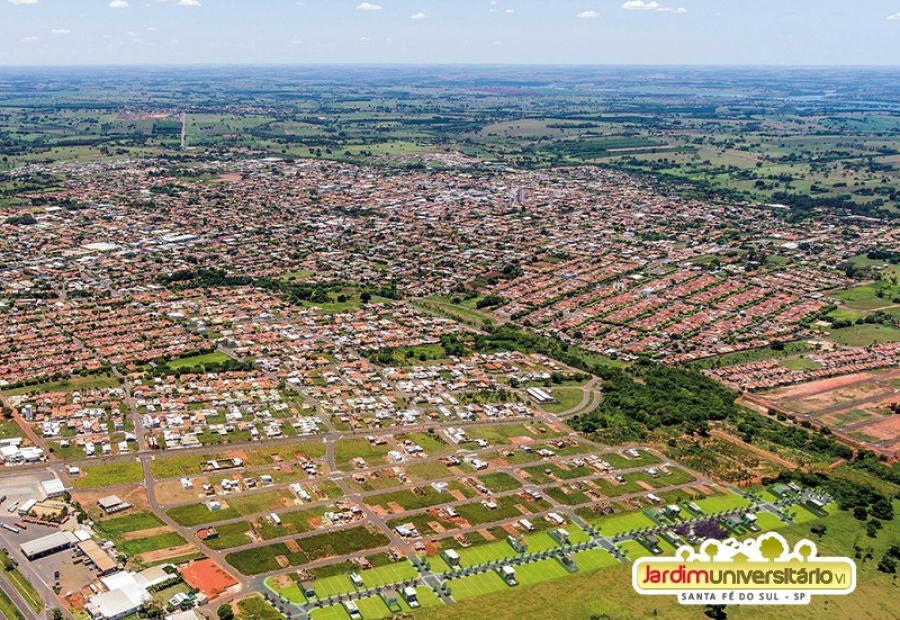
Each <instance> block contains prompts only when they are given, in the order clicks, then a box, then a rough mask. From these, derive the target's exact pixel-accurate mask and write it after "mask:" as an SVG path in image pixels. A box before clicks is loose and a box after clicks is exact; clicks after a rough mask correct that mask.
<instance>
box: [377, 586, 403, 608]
mask: <svg viewBox="0 0 900 620" xmlns="http://www.w3.org/2000/svg"><path fill="white" fill-rule="evenodd" d="M380 595H381V600H383V601H384V604H385V605H387V608H388V609H390V610H391V611H392V612H394V613H395V614H396V613H400V612H401V611H403V608H402V607H401V606H400V601H399V600H397V591H396V590H394V588H391V587H388V588H385V589H384V590H382V591H381V592H380Z"/></svg>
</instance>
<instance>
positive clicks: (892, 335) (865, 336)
mask: <svg viewBox="0 0 900 620" xmlns="http://www.w3.org/2000/svg"><path fill="white" fill-rule="evenodd" d="M829 337H830V338H831V339H832V340H834V341H835V342H839V343H841V344H846V345H849V346H852V347H867V346H870V345H873V344H882V343H885V342H900V329H897V328H896V327H892V326H889V325H877V324H864V325H853V326H851V327H843V328H841V329H833V330H831V332H830V333H829Z"/></svg>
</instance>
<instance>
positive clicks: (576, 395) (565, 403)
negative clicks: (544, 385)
mask: <svg viewBox="0 0 900 620" xmlns="http://www.w3.org/2000/svg"><path fill="white" fill-rule="evenodd" d="M550 394H551V395H552V396H553V397H554V398H556V402H553V403H548V404H546V405H541V408H543V409H546V410H547V411H549V412H550V413H563V412H565V411H569V410H570V409H574V408H575V407H577V406H578V404H579V403H580V402H581V398H582V396H584V392H583V391H581V390H580V389H578V388H554V389H552V390H550Z"/></svg>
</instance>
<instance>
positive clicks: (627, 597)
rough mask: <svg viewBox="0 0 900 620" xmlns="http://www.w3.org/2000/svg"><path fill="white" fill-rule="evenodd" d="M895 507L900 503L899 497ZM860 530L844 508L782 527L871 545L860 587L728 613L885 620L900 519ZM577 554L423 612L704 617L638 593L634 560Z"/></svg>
mask: <svg viewBox="0 0 900 620" xmlns="http://www.w3.org/2000/svg"><path fill="white" fill-rule="evenodd" d="M894 506H895V509H897V508H900V502H898V501H895V502H894ZM770 516H771V515H770ZM776 521H777V519H776ZM758 523H759V524H760V527H762V528H763V529H772V527H773V526H774V525H775V523H770V522H768V520H767V516H766V513H760V517H759V521H758ZM817 523H821V524H824V525H826V526H827V533H826V534H825V535H824V536H822V537H821V538H820V537H818V536H817V535H815V534H812V533H811V532H810V527H811V526H812V525H815V524H817ZM863 529H864V528H862V527H861V523H860V522H859V521H857V520H856V519H854V518H853V516H852V515H850V514H849V513H847V512H843V511H836V512H835V513H834V514H831V515H830V516H828V517H825V518H823V519H821V520H818V521H815V522H812V523H803V524H798V525H792V526H782V527H780V528H779V531H780V533H781V534H782V535H784V536H785V537H786V538H787V539H788V541H797V540H799V539H800V538H808V539H810V540H813V541H815V542H816V545H817V547H818V548H819V555H825V556H849V557H851V558H852V557H853V555H854V552H853V545H854V544H859V545H861V546H862V547H864V548H868V547H872V549H873V555H874V561H872V560H870V561H865V562H861V561H860V560H857V572H858V575H857V589H856V591H855V592H854V593H853V594H851V595H849V596H832V597H825V596H815V597H813V599H812V602H811V603H810V604H809V605H808V606H805V607H804V608H803V609H802V614H801V616H798V609H797V608H795V607H792V606H766V607H753V606H741V607H735V608H734V609H732V607H730V606H729V607H728V608H727V613H728V617H731V616H732V615H733V614H736V615H735V617H738V618H741V619H745V620H769V619H773V620H795V619H796V618H798V617H804V618H806V617H810V618H812V617H821V618H871V619H879V620H880V619H886V618H892V617H894V615H895V614H894V598H895V596H894V588H895V586H892V585H891V584H892V581H891V576H890V575H885V574H884V573H880V572H878V571H877V570H876V564H877V560H878V559H880V557H881V556H882V554H883V553H884V551H885V550H886V549H887V547H888V546H889V545H890V544H893V543H895V542H896V541H897V533H896V525H895V524H891V525H890V526H889V527H886V528H885V530H884V531H882V532H880V533H879V534H878V536H877V537H876V538H874V539H872V538H868V537H867V536H866V535H865V533H864V531H863ZM628 548H629V550H630V552H631V553H633V554H634V555H633V556H631V555H630V556H629V557H637V556H638V555H641V554H646V553H647V551H646V550H645V549H644V548H643V547H641V546H640V545H639V544H638V543H636V542H635V543H631V544H630V545H629V546H628ZM577 558H578V564H579V566H580V568H581V570H580V571H579V572H578V573H576V574H575V575H573V576H571V577H569V578H566V579H559V580H550V581H544V582H541V583H537V584H535V585H533V586H530V587H524V588H523V587H521V586H520V587H519V588H516V589H515V590H514V593H513V592H511V591H509V589H508V588H507V589H505V590H504V589H503V588H500V587H499V586H498V587H496V589H495V592H496V593H486V594H485V595H483V596H476V595H475V594H470V592H471V590H473V588H472V587H470V586H468V585H467V587H466V588H465V590H466V594H468V596H463V597H461V598H457V597H456V589H454V590H453V594H454V598H456V599H457V600H459V601H460V603H459V604H458V605H454V606H453V607H452V608H447V609H435V610H430V611H426V612H423V614H422V615H421V617H422V618H424V619H426V620H439V619H440V620H444V619H446V620H450V619H451V618H466V619H467V620H468V619H472V620H518V619H519V618H522V617H535V616H534V614H539V617H547V618H554V619H556V620H585V619H586V618H589V617H590V616H591V615H592V614H597V615H601V614H605V615H606V616H605V617H607V618H615V619H617V620H619V619H622V620H645V619H646V620H649V619H650V618H657V617H660V618H662V617H664V618H671V619H674V620H697V618H701V617H705V616H703V611H702V609H700V608H696V607H695V606H691V605H684V606H683V605H679V604H678V603H677V601H676V600H675V598H674V597H664V596H659V597H648V596H638V595H636V594H635V593H634V591H633V590H632V589H631V587H630V580H631V567H630V565H618V566H617V564H618V562H617V561H616V560H614V559H612V558H611V556H609V555H608V554H606V553H605V552H602V551H599V550H595V549H592V550H590V551H586V552H582V553H579V554H578V555H577ZM598 569H599V570H598ZM457 583H458V581H456V580H454V581H452V582H451V587H452V585H455V584H457ZM623 584H624V585H623ZM484 589H485V590H489V589H490V588H484ZM470 598H471V600H468V599H470ZM464 599H465V600H464Z"/></svg>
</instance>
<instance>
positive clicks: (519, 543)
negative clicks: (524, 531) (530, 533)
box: [506, 535, 528, 553]
mask: <svg viewBox="0 0 900 620" xmlns="http://www.w3.org/2000/svg"><path fill="white" fill-rule="evenodd" d="M506 542H508V543H509V546H510V547H512V548H513V549H515V551H516V553H525V552H526V551H527V550H528V543H526V542H525V541H524V540H520V539H518V538H516V537H515V536H511V535H510V536H507V537H506Z"/></svg>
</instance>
